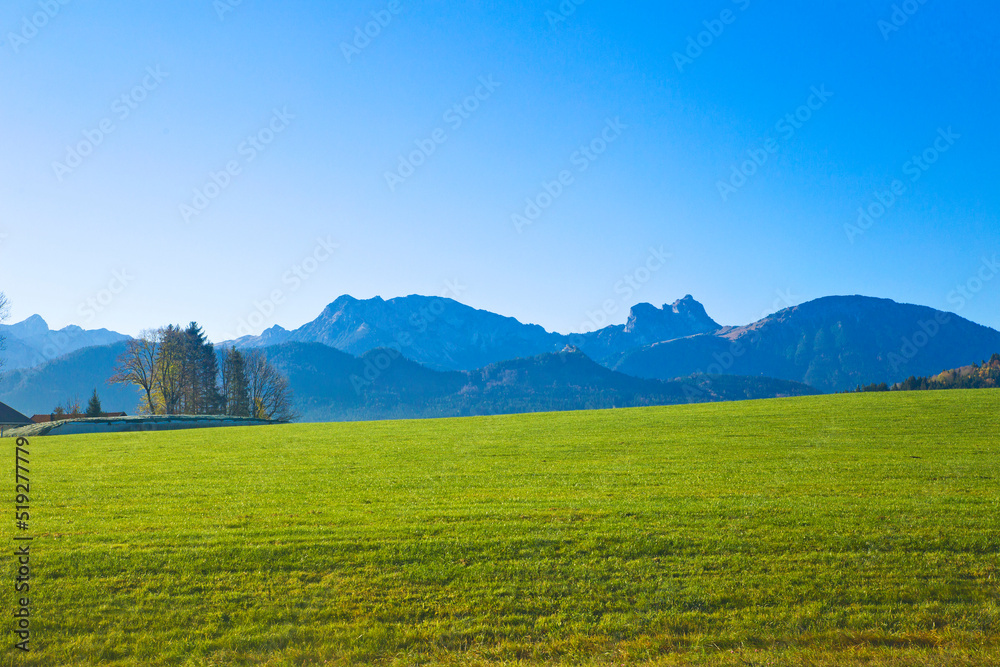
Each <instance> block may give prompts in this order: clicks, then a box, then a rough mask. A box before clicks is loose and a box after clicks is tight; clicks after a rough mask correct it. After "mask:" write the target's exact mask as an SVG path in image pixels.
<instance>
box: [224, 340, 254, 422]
mask: <svg viewBox="0 0 1000 667" xmlns="http://www.w3.org/2000/svg"><path fill="white" fill-rule="evenodd" d="M222 359H223V360H222V394H223V396H222V397H223V399H224V401H225V413H226V414H227V415H229V416H231V417H249V416H250V385H249V382H248V381H247V369H246V361H245V360H244V358H243V354H242V353H241V352H240V351H239V350H236V349H227V350H226V351H225V352H224V353H223V358H222Z"/></svg>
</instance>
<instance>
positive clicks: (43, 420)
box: [29, 412, 128, 424]
mask: <svg viewBox="0 0 1000 667" xmlns="http://www.w3.org/2000/svg"><path fill="white" fill-rule="evenodd" d="M117 417H128V415H127V414H125V413H124V412H102V413H101V416H100V417H99V418H100V419H108V418H117ZM87 418H88V417H87V415H85V414H80V413H79V412H77V413H75V414H72V415H71V414H69V413H68V412H65V413H63V414H61V415H59V416H58V417H57V416H56V415H55V414H49V415H35V416H34V417H32V418H31V419H30V420H29V421H31V422H34V423H35V424H48V423H50V422H57V421H69V420H71V419H87Z"/></svg>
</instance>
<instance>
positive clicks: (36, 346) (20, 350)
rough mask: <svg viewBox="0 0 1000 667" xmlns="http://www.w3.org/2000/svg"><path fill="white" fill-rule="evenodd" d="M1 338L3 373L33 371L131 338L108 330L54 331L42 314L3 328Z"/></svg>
mask: <svg viewBox="0 0 1000 667" xmlns="http://www.w3.org/2000/svg"><path fill="white" fill-rule="evenodd" d="M0 336H3V337H4V338H5V349H4V351H3V369H4V370H16V369H19V368H33V367H36V366H40V365H41V364H44V363H45V362H47V361H51V360H53V359H58V358H59V357H61V356H63V355H66V354H70V353H71V352H76V351H77V350H82V349H84V348H87V347H94V346H97V345H111V344H112V343H117V342H120V341H123V340H127V339H128V336H125V335H122V334H120V333H115V332H114V331H108V330H107V329H97V330H93V331H87V330H84V329H81V328H80V327H78V326H68V327H66V328H64V329H60V330H58V331H53V330H52V329H49V325H48V324H47V323H46V322H45V320H43V319H42V318H41V316H39V315H32V316H31V317H29V318H28V319H26V320H24V321H23V322H18V323H17V324H4V325H0Z"/></svg>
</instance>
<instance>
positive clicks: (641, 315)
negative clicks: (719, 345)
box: [625, 294, 722, 341]
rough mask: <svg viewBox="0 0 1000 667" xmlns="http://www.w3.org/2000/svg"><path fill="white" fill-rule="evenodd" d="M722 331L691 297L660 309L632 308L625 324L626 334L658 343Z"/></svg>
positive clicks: (637, 306) (648, 305)
mask: <svg viewBox="0 0 1000 667" xmlns="http://www.w3.org/2000/svg"><path fill="white" fill-rule="evenodd" d="M721 328H722V327H721V326H719V323H718V322H716V321H715V320H713V319H712V318H711V317H709V316H708V313H707V312H706V311H705V307H704V306H703V305H701V304H700V303H698V302H697V301H695V300H694V297H692V296H691V295H690V294H688V295H687V296H685V297H684V298H683V299H678V300H677V301H675V302H674V303H673V304H671V305H669V306H668V305H664V306H663V308H656V307H655V306H652V305H650V304H648V303H640V304H638V305H636V306H635V307H633V308H632V311H631V312H630V313H629V317H628V322H626V323H625V333H627V334H632V335H635V336H641V337H643V338H647V339H650V340H657V341H662V340H672V339H674V338H684V337H686V336H693V335H695V334H701V333H710V332H713V331H718V330H719V329H721Z"/></svg>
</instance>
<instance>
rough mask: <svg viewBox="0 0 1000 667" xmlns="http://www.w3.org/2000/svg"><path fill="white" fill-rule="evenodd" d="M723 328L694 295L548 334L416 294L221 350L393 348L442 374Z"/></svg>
mask: <svg viewBox="0 0 1000 667" xmlns="http://www.w3.org/2000/svg"><path fill="white" fill-rule="evenodd" d="M719 328H720V326H719V324H718V323H717V322H715V321H714V320H712V318H710V317H709V316H708V314H707V313H706V312H705V308H704V307H703V306H702V305H701V304H700V303H698V302H697V301H695V300H694V298H693V297H691V296H690V295H688V296H686V297H684V298H683V299H680V300H678V301H676V302H675V303H673V304H672V305H665V306H663V307H662V308H656V307H654V306H652V305H650V304H639V305H637V306H635V307H634V308H632V310H631V312H630V314H629V318H628V322H627V323H626V324H624V325H617V326H609V327H605V328H603V329H601V330H599V331H596V332H591V333H587V334H577V335H571V336H567V335H563V334H559V333H549V332H547V331H546V330H545V329H543V328H542V327H540V326H538V325H537V324H522V323H521V322H519V321H518V320H516V319H514V318H512V317H504V316H501V315H497V314H496V313H491V312H489V311H485V310H477V309H475V308H472V307H470V306H466V305H464V304H461V303H459V302H457V301H454V300H452V299H447V298H441V297H426V296H419V295H411V296H407V297H399V298H395V299H389V300H388V301H386V300H383V299H381V298H379V297H375V298H374V299H367V300H359V299H355V298H354V297H351V296H346V295H345V296H341V297H339V298H338V299H337V300H336V301H334V302H333V303H331V304H330V305H329V306H327V307H326V308H325V309H324V310H323V312H322V313H321V314H320V315H319V317H317V318H316V319H315V320H313V321H312V322H309V323H307V324H305V325H303V326H301V327H299V328H298V329H295V330H294V331H288V330H286V329H283V328H281V327H271V328H270V329H268V330H266V331H265V332H264V333H262V334H261V335H260V336H244V337H242V338H239V339H236V340H233V341H226V342H225V343H222V345H231V346H234V347H237V348H251V347H267V346H270V345H281V344H283V343H322V344H324V345H328V346H330V347H332V348H335V349H337V350H340V351H341V352H347V353H348V354H353V355H361V354H364V353H365V352H368V351H371V350H374V349H378V348H385V347H391V348H395V349H398V350H400V351H401V352H402V353H403V354H404V355H405V356H406V357H407V358H408V359H410V360H412V361H416V362H417V363H420V364H423V365H424V366H427V367H428V368H433V369H435V370H474V369H477V368H482V367H484V366H487V365H489V364H492V363H497V362H500V361H506V360H509V359H518V358H524V357H532V356H535V355H538V354H544V353H547V352H558V351H560V350H562V349H563V348H564V347H566V346H567V345H573V346H575V347H578V348H580V349H581V350H583V351H584V352H585V353H586V354H587V355H588V356H590V357H592V358H593V359H595V360H597V361H599V362H601V363H607V362H609V361H613V360H616V359H617V358H618V357H619V356H621V355H622V354H623V353H624V352H626V351H627V350H630V349H634V348H637V347H641V346H644V345H648V344H651V343H654V342H658V341H662V340H669V339H671V338H678V337H682V336H690V335H694V334H699V333H706V332H709V331H716V330H718V329H719Z"/></svg>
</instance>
